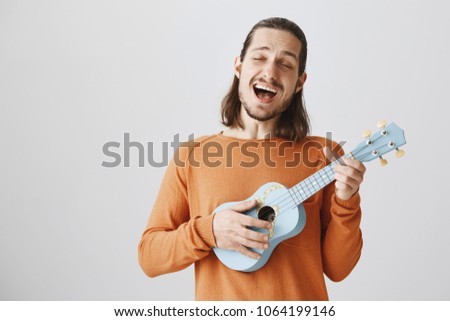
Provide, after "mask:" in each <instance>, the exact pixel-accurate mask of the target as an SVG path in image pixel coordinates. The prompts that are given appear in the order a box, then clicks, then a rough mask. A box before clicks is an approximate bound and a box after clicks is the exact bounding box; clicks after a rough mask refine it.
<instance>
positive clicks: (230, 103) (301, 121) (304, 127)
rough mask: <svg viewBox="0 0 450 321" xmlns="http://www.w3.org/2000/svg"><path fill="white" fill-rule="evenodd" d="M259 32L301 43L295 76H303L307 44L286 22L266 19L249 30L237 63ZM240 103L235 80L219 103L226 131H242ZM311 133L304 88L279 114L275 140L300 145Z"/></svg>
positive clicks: (285, 20)
mask: <svg viewBox="0 0 450 321" xmlns="http://www.w3.org/2000/svg"><path fill="white" fill-rule="evenodd" d="M260 28H271V29H277V30H283V31H288V32H290V33H291V34H293V35H294V36H295V37H297V39H298V40H299V41H300V43H301V49H300V56H299V60H300V61H299V69H298V75H299V76H300V75H302V74H303V73H304V72H305V67H306V57H307V52H308V44H307V42H306V37H305V34H304V33H303V31H302V29H300V27H299V26H297V25H296V24H295V23H294V22H292V21H290V20H287V19H285V18H268V19H264V20H261V21H260V22H258V23H257V24H256V25H254V26H253V28H252V30H250V32H249V34H248V35H247V38H246V39H245V42H244V45H243V48H242V50H241V55H240V59H241V61H243V60H244V58H245V55H246V53H247V49H248V47H249V46H250V44H251V42H252V40H253V35H254V34H255V32H256V30H258V29H260ZM240 109H241V101H240V99H239V79H238V78H237V77H236V76H234V79H233V83H232V85H231V87H230V89H229V90H228V93H227V94H226V95H225V97H224V98H223V99H222V106H221V116H222V124H223V125H225V126H228V127H232V128H234V127H241V128H242V129H243V128H244V125H243V124H242V120H241V119H240ZM309 131H310V124H309V117H308V113H307V112H306V109H305V106H304V99H303V88H302V89H300V90H299V92H298V93H296V94H295V95H294V97H293V99H292V101H291V104H290V105H289V107H288V108H287V109H286V110H285V111H284V112H282V113H281V115H280V119H279V122H278V126H277V128H276V130H275V133H274V134H275V136H276V137H281V138H285V139H288V140H292V141H299V140H302V139H303V138H305V137H306V136H307V135H308V134H309Z"/></svg>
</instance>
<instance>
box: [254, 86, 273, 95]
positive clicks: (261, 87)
mask: <svg viewBox="0 0 450 321" xmlns="http://www.w3.org/2000/svg"><path fill="white" fill-rule="evenodd" d="M255 88H258V89H262V90H266V91H270V92H271V93H274V94H276V93H277V91H276V90H275V89H273V88H269V87H266V86H263V85H256V86H255Z"/></svg>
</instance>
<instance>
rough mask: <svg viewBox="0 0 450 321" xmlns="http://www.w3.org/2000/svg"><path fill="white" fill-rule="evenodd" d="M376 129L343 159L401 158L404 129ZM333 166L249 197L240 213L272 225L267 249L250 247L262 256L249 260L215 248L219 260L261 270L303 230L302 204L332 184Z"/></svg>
mask: <svg viewBox="0 0 450 321" xmlns="http://www.w3.org/2000/svg"><path fill="white" fill-rule="evenodd" d="M378 127H379V128H380V130H379V131H378V132H376V133H374V134H373V135H372V134H371V133H370V131H366V132H365V133H364V134H363V136H364V137H365V140H364V141H362V142H361V143H360V144H359V145H358V146H357V147H356V148H355V149H354V150H353V151H351V152H350V153H348V154H346V155H344V156H343V157H347V158H353V159H357V160H359V161H361V162H368V161H371V160H373V159H375V158H379V159H380V163H381V165H382V166H384V165H386V164H387V161H386V160H385V159H383V158H382V156H383V155H384V154H386V153H389V152H391V151H393V150H396V156H397V157H402V156H403V155H404V151H403V150H400V149H399V147H400V146H402V145H404V144H406V141H405V136H404V132H403V130H402V129H401V128H399V127H398V126H397V125H396V124H395V123H391V124H389V125H388V126H386V122H385V121H380V122H378ZM336 163H342V159H337V160H335V161H333V162H332V163H331V164H329V165H328V166H326V167H324V168H322V169H321V170H320V171H318V172H316V173H314V174H313V175H311V176H309V177H308V178H306V179H305V180H303V181H302V182H300V183H298V184H297V185H295V186H293V187H292V188H287V187H285V186H283V185H281V184H279V183H267V184H264V185H263V186H261V187H260V188H259V189H258V190H257V191H256V193H255V194H254V195H253V196H252V197H250V198H248V199H255V198H256V203H257V205H256V207H255V208H253V209H251V210H249V211H247V212H244V213H243V214H245V215H249V216H252V217H254V218H258V219H261V220H266V221H269V222H272V223H273V227H272V229H271V230H270V231H269V248H268V249H267V250H261V249H254V248H251V250H252V251H255V252H258V253H260V254H261V258H260V259H252V258H249V257H247V256H245V255H243V254H241V253H240V252H237V251H233V250H224V249H219V248H214V252H215V254H216V255H217V257H218V258H219V260H220V261H221V262H222V263H223V264H225V265H226V266H227V267H229V268H230V269H233V270H237V271H242V272H253V271H256V270H258V269H260V268H261V267H263V266H264V265H265V264H266V262H267V261H268V260H269V257H270V255H271V254H272V251H273V250H274V249H275V248H276V246H277V245H278V244H279V243H280V242H282V241H284V240H286V239H288V238H291V237H293V236H295V235H297V234H299V233H300V232H301V231H302V230H303V228H304V226H305V223H306V213H305V208H304V206H303V204H302V203H303V202H304V201H305V200H306V199H308V198H309V197H311V196H312V195H314V194H315V193H317V192H318V191H320V190H321V189H322V188H324V187H325V186H327V185H328V184H330V183H331V182H333V181H334V171H333V167H334V165H336ZM240 202H241V201H239V202H228V203H224V204H222V205H220V206H219V207H217V208H216V209H215V211H214V212H215V213H218V212H219V211H221V210H223V209H226V208H228V207H230V206H233V205H234V204H237V203H240ZM252 229H253V230H255V231H259V232H262V233H267V230H263V229H259V228H253V227H252Z"/></svg>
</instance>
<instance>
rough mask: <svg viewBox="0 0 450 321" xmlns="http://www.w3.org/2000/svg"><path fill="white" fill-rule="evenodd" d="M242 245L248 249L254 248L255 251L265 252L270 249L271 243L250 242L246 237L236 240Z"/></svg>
mask: <svg viewBox="0 0 450 321" xmlns="http://www.w3.org/2000/svg"><path fill="white" fill-rule="evenodd" d="M236 240H237V241H238V242H239V243H240V244H242V245H244V246H246V247H250V248H254V249H261V250H265V249H268V248H269V243H268V242H257V241H253V240H249V239H247V238H245V237H238V238H237V239H236Z"/></svg>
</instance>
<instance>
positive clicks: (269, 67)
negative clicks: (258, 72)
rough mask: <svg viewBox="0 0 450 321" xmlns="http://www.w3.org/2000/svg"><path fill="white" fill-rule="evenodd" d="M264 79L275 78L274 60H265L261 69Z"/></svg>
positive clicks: (275, 67)
mask: <svg viewBox="0 0 450 321" xmlns="http://www.w3.org/2000/svg"><path fill="white" fill-rule="evenodd" d="M263 77H264V79H267V80H270V79H277V66H276V63H275V61H267V63H266V64H265V66H264V70H263Z"/></svg>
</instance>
